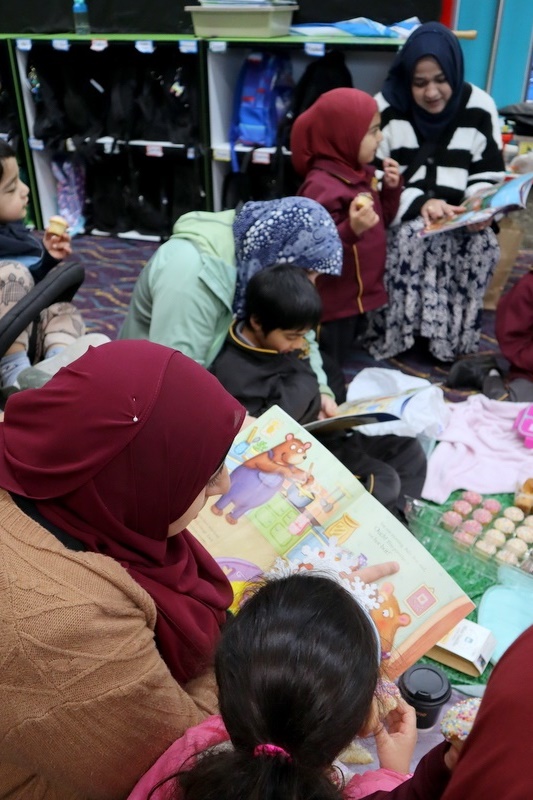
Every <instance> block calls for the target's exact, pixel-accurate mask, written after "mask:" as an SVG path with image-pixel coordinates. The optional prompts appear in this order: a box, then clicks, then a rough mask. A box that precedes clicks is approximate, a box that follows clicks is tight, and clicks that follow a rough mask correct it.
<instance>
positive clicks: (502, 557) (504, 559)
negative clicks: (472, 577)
mask: <svg viewBox="0 0 533 800" xmlns="http://www.w3.org/2000/svg"><path fill="white" fill-rule="evenodd" d="M494 558H495V559H496V561H499V562H500V564H509V565H510V566H511V567H516V566H518V559H517V557H516V556H515V554H514V553H511V551H510V550H507V548H505V547H504V548H502V549H501V550H498V552H497V553H496V555H495V556H494Z"/></svg>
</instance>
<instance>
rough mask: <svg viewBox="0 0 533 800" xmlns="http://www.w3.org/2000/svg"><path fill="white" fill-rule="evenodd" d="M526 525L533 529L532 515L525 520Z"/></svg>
mask: <svg viewBox="0 0 533 800" xmlns="http://www.w3.org/2000/svg"><path fill="white" fill-rule="evenodd" d="M524 525H529V527H530V528H533V516H532V515H530V516H529V517H526V518H525V520H524Z"/></svg>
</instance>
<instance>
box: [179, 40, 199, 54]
mask: <svg viewBox="0 0 533 800" xmlns="http://www.w3.org/2000/svg"><path fill="white" fill-rule="evenodd" d="M178 47H179V50H180V53H197V52H198V42H197V41H196V39H181V41H180V42H178Z"/></svg>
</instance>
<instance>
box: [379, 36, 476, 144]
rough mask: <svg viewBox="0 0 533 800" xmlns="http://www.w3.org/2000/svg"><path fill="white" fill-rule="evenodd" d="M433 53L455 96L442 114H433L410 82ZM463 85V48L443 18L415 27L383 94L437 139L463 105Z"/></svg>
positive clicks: (426, 134)
mask: <svg viewBox="0 0 533 800" xmlns="http://www.w3.org/2000/svg"><path fill="white" fill-rule="evenodd" d="M428 56H430V57H431V58H434V59H436V61H438V63H439V64H440V66H441V68H442V71H443V72H444V74H445V76H446V80H447V81H448V83H449V84H450V86H451V89H452V96H451V97H450V99H449V101H448V103H447V104H446V108H444V110H443V111H441V112H440V113H439V114H430V113H429V112H428V111H425V110H424V109H423V108H421V107H420V106H419V105H418V104H417V103H415V101H414V99H413V94H412V90H411V84H412V80H413V75H414V71H415V68H416V65H417V63H418V62H419V61H420V59H421V58H426V57H428ZM463 88H464V62H463V51H462V50H461V45H460V44H459V41H458V39H457V37H456V36H455V35H454V34H453V33H452V32H451V31H450V30H449V28H446V27H445V26H444V25H441V24H440V22H426V23H425V24H424V25H420V27H419V28H416V30H414V31H413V33H412V34H411V35H410V36H409V38H408V39H407V41H406V43H405V44H404V46H403V47H402V49H401V50H400V52H399V53H398V55H397V56H396V58H395V59H394V61H393V63H392V66H391V68H390V70H389V74H388V75H387V78H386V79H385V83H384V85H383V89H382V94H383V96H384V97H385V100H386V101H387V102H388V103H390V105H391V106H392V107H393V108H394V109H396V110H397V111H401V112H402V113H403V114H410V115H411V116H412V118H413V122H414V124H415V127H416V129H417V130H418V131H419V133H420V134H421V135H422V137H423V138H424V139H436V138H438V137H439V136H440V134H441V133H442V132H443V130H444V129H445V128H446V127H447V126H448V124H449V123H450V122H451V121H452V120H453V118H454V117H455V115H456V114H457V112H458V111H459V108H460V106H461V99H462V97H463Z"/></svg>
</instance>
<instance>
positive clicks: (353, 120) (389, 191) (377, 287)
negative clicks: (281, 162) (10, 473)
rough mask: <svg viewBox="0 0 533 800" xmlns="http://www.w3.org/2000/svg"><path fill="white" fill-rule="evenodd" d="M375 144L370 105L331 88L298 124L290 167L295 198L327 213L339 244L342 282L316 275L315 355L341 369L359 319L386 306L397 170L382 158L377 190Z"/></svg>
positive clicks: (376, 118)
mask: <svg viewBox="0 0 533 800" xmlns="http://www.w3.org/2000/svg"><path fill="white" fill-rule="evenodd" d="M380 141H381V131H380V114H379V112H378V107H377V103H376V101H375V100H374V99H373V98H372V97H371V96H370V95H368V94H366V92H361V91H359V89H333V90H332V91H330V92H325V93H324V94H322V95H321V96H320V97H319V98H318V100H316V101H315V103H313V105H312V106H311V107H310V108H309V109H308V110H307V111H304V112H303V114H300V116H299V117H297V119H296V121H295V123H294V125H293V128H292V134H291V150H292V162H293V165H294V168H295V170H296V172H297V173H298V174H299V175H301V176H302V177H303V178H304V182H303V184H302V186H301V187H300V189H299V191H298V194H299V195H301V196H303V197H309V198H311V199H312V200H317V201H318V202H319V203H321V204H322V205H323V206H324V207H325V208H326V209H327V210H328V211H329V212H330V214H331V216H332V217H333V220H334V222H335V224H336V226H337V230H338V232H339V235H340V238H341V240H342V244H343V268H342V275H341V277H340V278H338V277H331V276H327V275H322V276H319V277H318V279H317V284H316V285H317V288H318V290H319V292H320V295H321V298H322V303H323V309H324V310H323V315H322V322H323V324H322V328H321V334H320V346H321V349H322V350H323V351H324V352H326V353H328V354H329V355H330V356H332V357H333V358H334V359H335V361H336V362H337V363H339V364H340V365H341V366H342V362H343V361H344V360H345V359H346V357H347V355H348V354H349V352H350V349H351V347H352V346H353V344H354V341H355V338H356V336H357V335H358V333H359V332H360V330H361V320H362V316H361V315H362V314H364V312H366V311H370V310H372V309H375V308H380V307H381V306H383V305H385V304H386V303H387V294H386V291H385V288H384V285H383V272H384V268H385V245H386V235H385V227H386V226H387V225H388V224H389V223H390V222H391V221H392V219H393V218H394V216H395V215H396V212H397V210H398V205H399V200H400V192H401V181H400V174H399V170H398V164H397V162H396V161H394V160H393V159H386V163H384V165H383V166H384V176H383V182H382V188H381V190H379V188H378V182H377V180H376V177H375V174H374V172H375V170H374V168H373V167H371V166H370V163H371V162H372V161H373V160H374V157H375V154H376V149H377V146H378V144H379V142H380Z"/></svg>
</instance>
